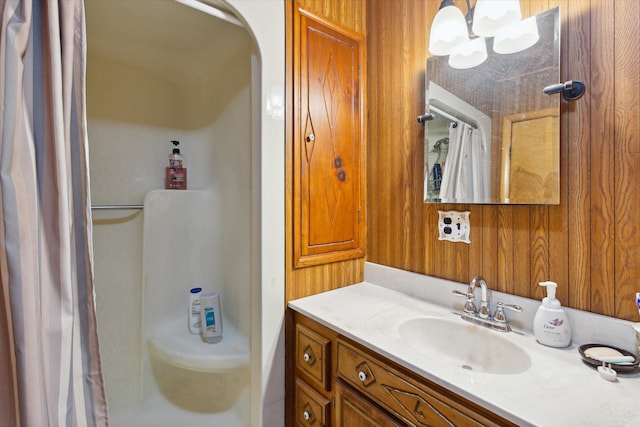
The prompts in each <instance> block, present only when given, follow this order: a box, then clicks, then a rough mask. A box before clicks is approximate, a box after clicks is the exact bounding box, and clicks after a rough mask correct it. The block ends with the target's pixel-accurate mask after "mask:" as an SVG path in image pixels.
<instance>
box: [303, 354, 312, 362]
mask: <svg viewBox="0 0 640 427" xmlns="http://www.w3.org/2000/svg"><path fill="white" fill-rule="evenodd" d="M302 358H303V359H304V361H305V362H308V361H310V360H311V356H309V353H305V354H304V356H302Z"/></svg>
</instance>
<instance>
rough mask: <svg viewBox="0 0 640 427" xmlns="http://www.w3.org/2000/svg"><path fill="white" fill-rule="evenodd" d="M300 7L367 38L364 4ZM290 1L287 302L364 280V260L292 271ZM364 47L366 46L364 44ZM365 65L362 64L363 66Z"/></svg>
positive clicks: (315, 1) (316, 0)
mask: <svg viewBox="0 0 640 427" xmlns="http://www.w3.org/2000/svg"><path fill="white" fill-rule="evenodd" d="M299 4H300V5H302V6H303V7H304V8H305V9H306V10H308V11H311V12H313V13H314V14H316V15H319V16H322V17H325V18H327V19H329V20H330V21H333V22H335V23H337V24H339V25H341V26H343V27H346V28H348V29H350V30H353V31H356V32H358V33H361V34H366V22H367V20H366V13H365V11H366V7H365V6H366V0H300V1H299ZM293 7H294V2H293V0H286V13H287V19H286V22H287V29H286V61H287V76H286V80H287V117H286V135H287V144H286V146H287V151H286V156H287V157H286V167H287V169H286V209H285V212H286V239H285V248H286V253H287V255H286V257H285V258H286V266H285V280H286V300H287V301H289V300H292V299H296V298H301V297H304V296H308V295H313V294H317V293H319V292H323V291H326V290H330V289H335V288H339V287H342V286H347V285H351V284H353V283H357V282H361V281H362V280H364V258H360V259H356V260H349V261H341V262H335V263H331V264H325V265H319V266H313V267H305V268H296V269H294V268H293V241H292V237H293V224H292V217H291V215H292V209H291V208H292V203H293V202H292V197H293V196H292V194H293V189H292V185H293V176H292V164H293V153H292V147H293V134H292V132H293V112H294V110H295V109H294V108H293V107H292V105H291V102H292V101H291V100H292V99H293V88H292V86H291V84H292V76H293V68H292V67H293V43H292V29H293V25H292V22H293ZM365 46H366V43H365ZM363 65H364V64H363Z"/></svg>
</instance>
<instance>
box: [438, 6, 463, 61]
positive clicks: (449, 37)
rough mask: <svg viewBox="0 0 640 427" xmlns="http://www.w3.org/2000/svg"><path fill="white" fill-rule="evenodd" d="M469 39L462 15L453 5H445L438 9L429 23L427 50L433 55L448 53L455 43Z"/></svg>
mask: <svg viewBox="0 0 640 427" xmlns="http://www.w3.org/2000/svg"><path fill="white" fill-rule="evenodd" d="M468 41H469V32H468V30H467V23H466V21H465V19H464V15H463V14H462V12H461V11H460V9H458V8H457V7H455V6H445V7H443V8H442V9H440V10H439V11H438V13H437V14H436V16H435V18H433V22H432V23H431V33H430V35H429V52H431V53H432V54H433V55H449V53H450V52H451V50H452V49H453V48H455V47H456V46H457V45H459V44H462V43H465V42H468Z"/></svg>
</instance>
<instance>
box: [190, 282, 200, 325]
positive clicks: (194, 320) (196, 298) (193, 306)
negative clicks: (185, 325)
mask: <svg viewBox="0 0 640 427" xmlns="http://www.w3.org/2000/svg"><path fill="white" fill-rule="evenodd" d="M201 293H202V288H191V291H189V313H188V315H189V332H191V333H192V334H196V335H198V334H200V294H201Z"/></svg>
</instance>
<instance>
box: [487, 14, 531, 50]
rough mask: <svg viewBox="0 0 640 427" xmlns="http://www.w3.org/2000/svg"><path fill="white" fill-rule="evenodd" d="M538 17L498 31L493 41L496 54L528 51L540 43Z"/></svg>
mask: <svg viewBox="0 0 640 427" xmlns="http://www.w3.org/2000/svg"><path fill="white" fill-rule="evenodd" d="M539 39H540V34H538V23H537V22H536V17H535V16H532V17H531V18H527V19H524V20H522V21H520V22H516V23H515V24H511V25H509V26H508V27H506V28H503V29H502V30H500V31H498V32H497V33H496V35H495V38H494V39H493V51H494V52H495V53H502V54H506V53H516V52H520V51H522V50H525V49H528V48H530V47H531V46H533V45H534V44H536V43H537V42H538V40H539Z"/></svg>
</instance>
